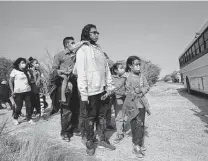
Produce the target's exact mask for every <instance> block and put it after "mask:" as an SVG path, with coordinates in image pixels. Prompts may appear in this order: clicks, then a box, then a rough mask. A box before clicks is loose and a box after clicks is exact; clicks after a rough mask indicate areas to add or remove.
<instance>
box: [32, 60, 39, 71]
mask: <svg viewBox="0 0 208 161" xmlns="http://www.w3.org/2000/svg"><path fill="white" fill-rule="evenodd" d="M39 65H40V64H39V63H38V61H37V60H35V61H34V62H33V66H34V67H35V68H36V69H38V68H39Z"/></svg>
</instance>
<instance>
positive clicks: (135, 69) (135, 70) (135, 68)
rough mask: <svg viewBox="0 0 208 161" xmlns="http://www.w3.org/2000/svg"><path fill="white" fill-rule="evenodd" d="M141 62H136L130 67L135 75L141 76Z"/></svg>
mask: <svg viewBox="0 0 208 161" xmlns="http://www.w3.org/2000/svg"><path fill="white" fill-rule="evenodd" d="M140 66H141V62H140V61H139V60H134V61H133V63H132V65H131V66H130V68H131V71H132V72H133V73H135V74H139V73H140V69H141V67H140Z"/></svg>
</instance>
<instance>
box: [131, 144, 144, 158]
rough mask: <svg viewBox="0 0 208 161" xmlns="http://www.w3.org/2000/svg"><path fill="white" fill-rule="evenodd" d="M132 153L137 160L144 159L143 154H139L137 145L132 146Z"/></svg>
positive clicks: (139, 150)
mask: <svg viewBox="0 0 208 161" xmlns="http://www.w3.org/2000/svg"><path fill="white" fill-rule="evenodd" d="M133 153H134V154H136V157H137V158H144V154H143V153H142V152H141V149H140V147H139V146H138V145H134V146H133Z"/></svg>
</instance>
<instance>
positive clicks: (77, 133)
mask: <svg viewBox="0 0 208 161" xmlns="http://www.w3.org/2000/svg"><path fill="white" fill-rule="evenodd" d="M74 135H75V136H81V131H80V130H79V129H78V128H76V129H74Z"/></svg>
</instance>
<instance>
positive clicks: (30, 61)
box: [28, 57, 38, 68]
mask: <svg viewBox="0 0 208 161" xmlns="http://www.w3.org/2000/svg"><path fill="white" fill-rule="evenodd" d="M28 60H29V68H32V67H33V63H34V61H37V62H38V60H37V59H34V58H33V57H30V58H29V59H28Z"/></svg>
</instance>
